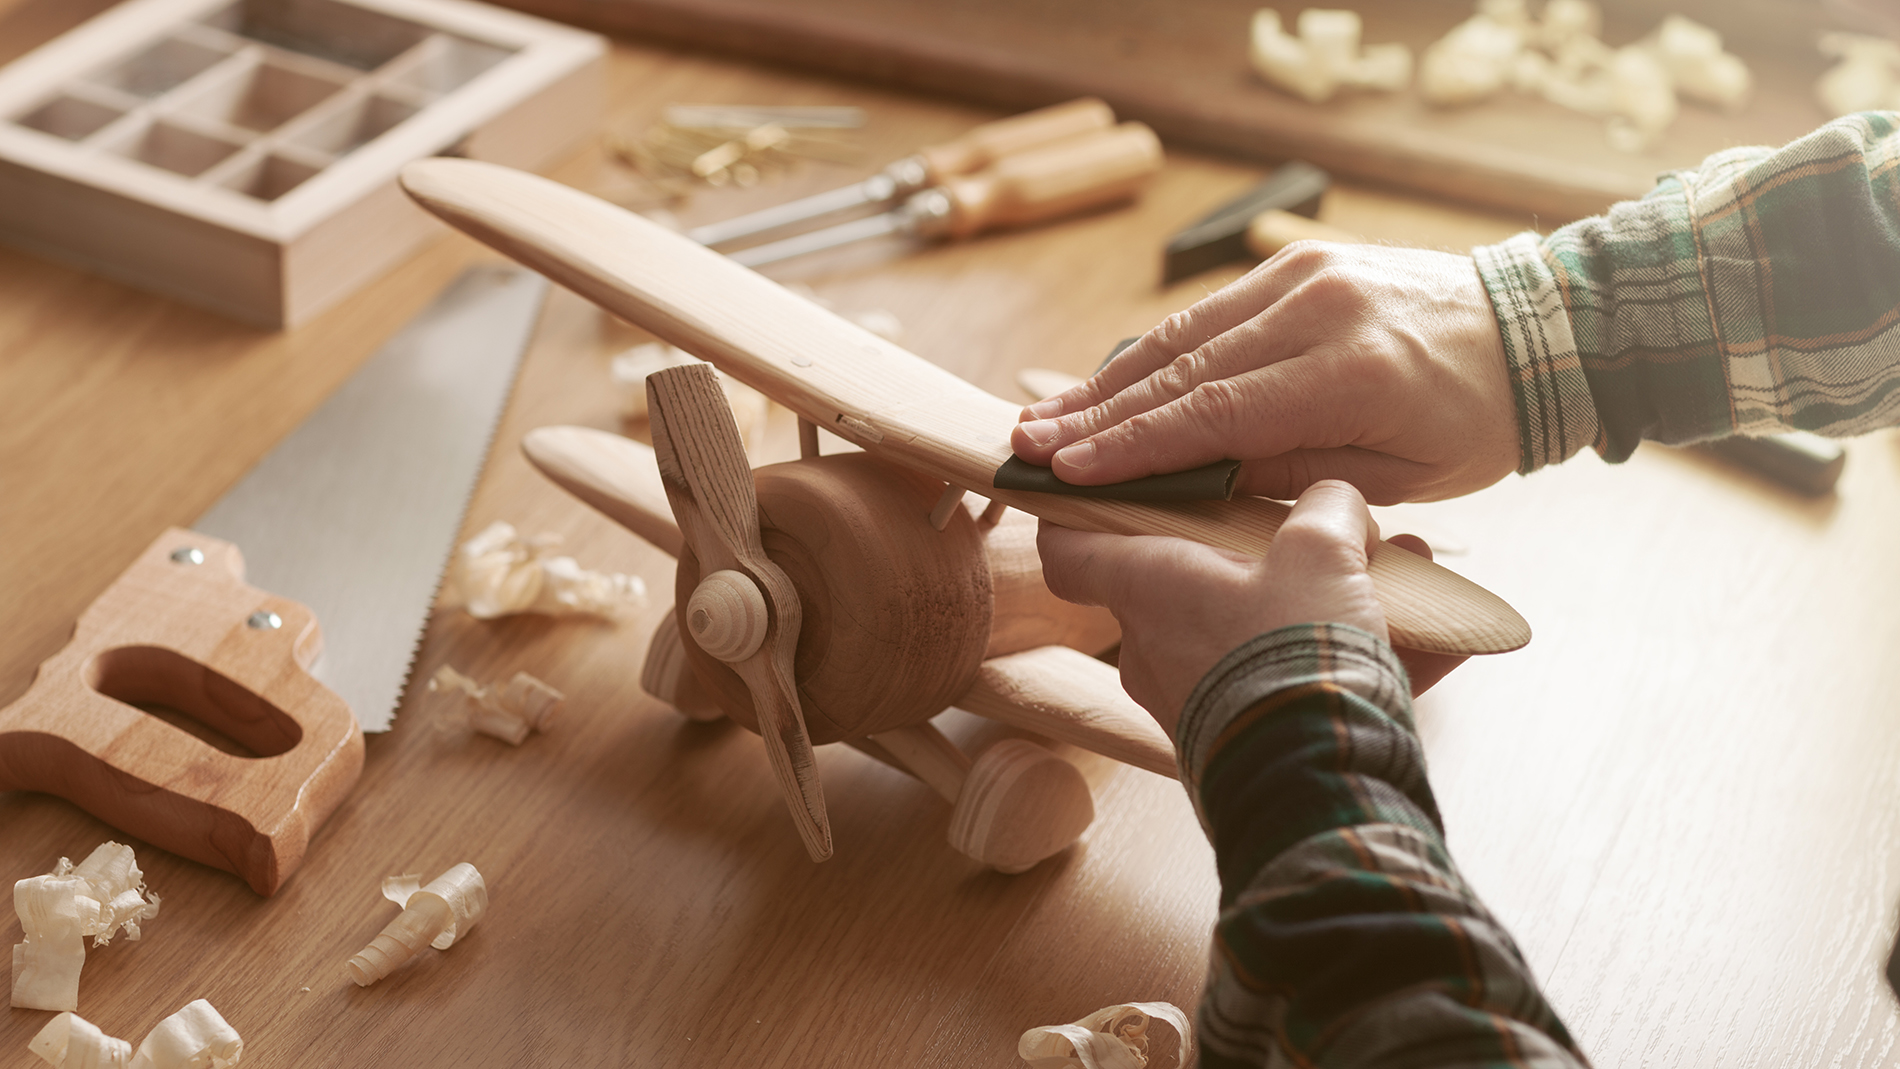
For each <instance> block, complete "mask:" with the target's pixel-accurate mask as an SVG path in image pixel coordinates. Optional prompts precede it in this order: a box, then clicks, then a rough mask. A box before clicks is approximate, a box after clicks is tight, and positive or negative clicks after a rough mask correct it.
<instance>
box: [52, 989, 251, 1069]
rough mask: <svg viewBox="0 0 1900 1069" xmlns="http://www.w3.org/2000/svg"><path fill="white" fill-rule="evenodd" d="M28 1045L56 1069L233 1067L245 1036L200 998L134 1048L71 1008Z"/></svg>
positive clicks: (240, 1059)
mask: <svg viewBox="0 0 1900 1069" xmlns="http://www.w3.org/2000/svg"><path fill="white" fill-rule="evenodd" d="M27 1049H28V1050H30V1051H32V1052H33V1053H34V1054H36V1055H38V1056H39V1057H40V1059H41V1060H42V1061H44V1062H46V1063H47V1064H48V1065H51V1066H53V1067H54V1069H108V1067H114V1069H120V1067H122V1069H231V1067H233V1066H235V1065H237V1064H238V1063H239V1062H240V1061H242V1060H243V1058H244V1039H243V1037H242V1036H239V1035H238V1033H237V1029H235V1028H232V1027H231V1026H230V1025H229V1024H228V1023H226V1022H225V1020H224V1018H223V1017H222V1016H221V1015H220V1014H219V1013H218V1011H217V1010H216V1009H215V1008H213V1007H212V1005H211V1003H209V1002H207V1001H205V1000H204V999H198V1000H196V1001H194V1002H190V1003H187V1004H186V1005H185V1008H184V1009H181V1010H179V1011H178V1012H177V1013H174V1014H172V1015H171V1016H170V1017H167V1018H165V1019H164V1020H162V1021H160V1022H158V1024H157V1026H156V1027H154V1028H153V1029H152V1030H151V1032H149V1033H148V1034H147V1035H146V1036H145V1040H144V1042H142V1043H140V1044H139V1049H138V1051H137V1052H136V1053H135V1052H134V1051H133V1050H132V1044H130V1043H127V1042H126V1041H125V1040H123V1039H114V1038H113V1037H111V1036H108V1035H106V1034H105V1033H104V1032H101V1031H100V1030H99V1029H98V1027H97V1026H95V1025H94V1024H93V1023H92V1022H90V1021H88V1020H86V1019H85V1018H84V1017H80V1016H78V1015H77V1014H74V1013H72V1012H70V1011H69V1012H66V1013H62V1014H60V1015H59V1016H57V1017H55V1018H53V1019H52V1020H50V1021H48V1022H46V1027H44V1028H42V1029H40V1031H39V1034H38V1035H36V1036H34V1037H33V1039H32V1040H31V1041H30V1042H29V1043H28V1044H27Z"/></svg>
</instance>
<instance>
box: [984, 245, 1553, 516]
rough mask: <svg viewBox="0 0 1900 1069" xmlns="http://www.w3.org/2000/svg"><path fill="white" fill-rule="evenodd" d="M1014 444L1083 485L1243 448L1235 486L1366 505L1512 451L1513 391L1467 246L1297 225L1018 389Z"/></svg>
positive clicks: (1480, 471) (1425, 493)
mask: <svg viewBox="0 0 1900 1069" xmlns="http://www.w3.org/2000/svg"><path fill="white" fill-rule="evenodd" d="M1022 419H1023V420H1024V421H1025V422H1023V423H1020V424H1018V425H1017V427H1016V429H1015V431H1014V432H1013V434H1012V435H1011V438H1010V444H1011V446H1012V447H1014V449H1015V451H1016V455H1017V456H1019V457H1021V458H1023V459H1024V460H1026V461H1028V462H1029V463H1031V464H1037V465H1041V466H1047V467H1053V468H1054V470H1055V473H1056V475H1057V476H1058V477H1059V478H1061V479H1062V480H1063V481H1065V482H1070V483H1078V484H1081V485H1087V486H1094V485H1100V484H1103V483H1113V482H1121V481H1123V480H1125V479H1133V478H1137V477H1139V476H1143V475H1153V474H1156V473H1162V472H1173V471H1184V470H1186V469H1188V468H1193V467H1198V466H1200V465H1202V464H1208V463H1212V462H1213V461H1216V460H1223V459H1230V460H1239V461H1242V462H1243V464H1242V466H1241V473H1240V481H1239V483H1238V485H1237V489H1238V491H1239V492H1241V493H1248V494H1260V495H1264V496H1267V497H1277V498H1282V499H1291V498H1293V497H1296V496H1298V495H1299V494H1300V493H1301V492H1302V491H1304V490H1305V489H1306V488H1307V487H1309V486H1311V485H1313V484H1314V483H1315V482H1318V481H1319V480H1321V479H1344V480H1346V481H1348V482H1351V483H1352V484H1353V485H1355V486H1357V487H1359V489H1360V491H1361V492H1363V493H1364V494H1365V496H1366V497H1367V498H1368V499H1369V500H1371V501H1372V502H1373V503H1374V504H1381V505H1385V504H1393V503H1395V502H1398V501H1434V500H1439V499H1442V498H1447V497H1456V496H1458V495H1460V494H1466V493H1470V492H1471V491H1474V490H1478V489H1481V488H1483V487H1485V486H1489V485H1490V484H1492V483H1494V482H1496V481H1497V480H1499V479H1501V478H1503V477H1504V476H1506V475H1508V474H1510V473H1511V472H1513V471H1515V470H1517V466H1518V448H1519V447H1518V440H1519V439H1518V425H1517V407H1516V401H1515V400H1514V398H1513V396H1512V388H1511V382H1510V378H1509V374H1508V372H1507V370H1506V368H1505V362H1504V348H1503V340H1502V339H1501V337H1500V336H1499V334H1498V327H1497V321H1496V319H1495V318H1494V317H1493V314H1492V310H1491V301H1490V298H1489V297H1488V296H1487V295H1486V294H1485V291H1484V285H1483V283H1482V282H1481V281H1480V280H1479V278H1478V273H1477V268H1476V266H1475V265H1474V264H1473V262H1472V260H1471V259H1470V257H1466V256H1455V255H1452V254H1449V253H1441V252H1427V251H1424V250H1419V249H1399V248H1391V247H1386V246H1373V245H1335V244H1330V243H1323V242H1298V243H1296V244H1293V245H1289V246H1287V248H1286V249H1284V250H1282V251H1281V252H1280V254H1279V255H1277V256H1275V257H1273V258H1272V259H1270V260H1268V261H1267V262H1266V263H1264V264H1261V265H1260V266H1259V267H1258V268H1256V269H1254V270H1253V271H1252V272H1250V273H1249V274H1247V275H1246V276H1245V277H1243V278H1241V279H1240V280H1238V281H1236V282H1235V283H1234V284H1233V285H1230V286H1228V287H1226V288H1225V289H1223V290H1221V291H1220V292H1219V293H1216V294H1214V295H1213V296H1211V297H1209V298H1207V299H1206V300H1203V301H1201V302H1200V303H1198V304H1196V305H1194V306H1193V307H1192V308H1189V309H1188V310H1187V311H1185V312H1180V313H1177V314H1175V315H1173V316H1170V317H1168V319H1167V320H1166V321H1164V322H1162V323H1161V325H1159V326H1157V327H1155V328H1154V329H1153V330H1151V331H1149V332H1148V333H1147V334H1146V335H1145V336H1143V337H1142V338H1141V339H1140V340H1139V341H1137V342H1135V344H1133V345H1131V346H1129V347H1128V348H1127V349H1126V350H1124V351H1123V352H1122V353H1121V355H1119V356H1117V357H1116V358H1115V359H1114V360H1113V361H1112V362H1110V363H1109V365H1108V366H1107V367H1105V368H1103V369H1102V370H1101V371H1100V372H1099V373H1097V374H1096V375H1095V377H1093V378H1091V379H1089V380H1088V381H1087V382H1085V383H1082V384H1081V385H1079V386H1077V387H1075V388H1074V389H1072V390H1069V391H1067V392H1066V393H1063V394H1060V395H1058V396H1056V397H1052V398H1049V399H1047V400H1044V401H1041V402H1038V403H1036V404H1033V405H1030V406H1029V407H1028V408H1025V409H1024V410H1023V415H1022Z"/></svg>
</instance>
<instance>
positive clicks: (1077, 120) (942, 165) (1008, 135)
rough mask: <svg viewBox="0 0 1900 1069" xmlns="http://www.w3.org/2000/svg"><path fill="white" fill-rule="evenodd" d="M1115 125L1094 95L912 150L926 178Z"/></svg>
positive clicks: (975, 167) (945, 176) (942, 176)
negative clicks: (922, 162) (919, 159)
mask: <svg viewBox="0 0 1900 1069" xmlns="http://www.w3.org/2000/svg"><path fill="white" fill-rule="evenodd" d="M1114 125H1115V113H1114V112H1112V111H1110V110H1109V108H1108V105H1107V104H1104V103H1102V102H1101V101H1100V100H1097V99H1095V98H1094V97H1083V98H1081V99H1079V100H1071V101H1069V102H1068V103H1066V104H1052V105H1050V106H1049V107H1046V108H1037V109H1036V110H1035V111H1026V112H1024V113H1022V114H1021V115H1012V116H1010V117H1009V118H1007V119H997V120H996V121H994V122H986V123H984V124H983V125H981V126H979V127H976V128H975V129H973V130H970V131H969V132H967V133H965V134H964V135H963V136H961V137H958V138H957V139H955V140H953V141H946V142H944V143H943V144H941V145H931V146H929V147H928V148H922V149H918V150H917V155H918V156H919V157H921V158H922V159H923V161H924V168H925V171H926V174H927V175H928V176H929V180H930V183H931V184H932V185H935V184H937V183H939V182H942V181H944V180H945V179H948V178H954V177H956V176H958V175H966V174H974V173H976V172H977V171H981V170H983V169H984V168H985V167H988V166H990V165H991V164H994V163H996V162H997V161H998V160H1001V159H1002V158H1004V157H1005V156H1013V155H1015V154H1016V153H1019V152H1025V151H1028V150H1030V149H1033V148H1037V147H1038V146H1042V145H1048V144H1052V143H1054V142H1058V141H1062V140H1065V139H1067V138H1071V137H1076V136H1079V135H1081V134H1088V133H1094V132H1095V131H1098V130H1106V129H1108V128H1109V127H1111V126H1114Z"/></svg>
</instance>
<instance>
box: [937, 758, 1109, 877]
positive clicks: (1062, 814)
mask: <svg viewBox="0 0 1900 1069" xmlns="http://www.w3.org/2000/svg"><path fill="white" fill-rule="evenodd" d="M1094 820H1095V803H1094V799H1092V798H1091V797H1090V795H1089V786H1088V781H1087V780H1085V779H1083V778H1082V774H1081V773H1080V772H1077V771H1076V770H1075V766H1074V765H1071V764H1070V763H1068V762H1067V761H1064V760H1063V759H1062V758H1060V757H1057V756H1056V755H1055V754H1052V753H1050V752H1049V751H1047V750H1045V749H1043V748H1042V747H1040V746H1037V745H1036V744H1035V743H1033V742H1029V741H1027V740H1025V739H1004V740H1003V741H1001V742H999V743H997V744H996V745H994V746H991V747H990V748H989V749H987V750H984V751H983V753H982V754H981V755H980V756H979V757H977V759H976V762H975V763H974V764H973V765H972V766H971V767H970V774H969V775H968V776H966V777H964V780H963V789H962V790H961V791H959V792H958V793H957V804H956V808H955V810H954V811H953V812H952V813H951V814H950V845H951V846H954V847H956V848H957V851H958V852H959V853H962V854H965V855H967V856H969V857H973V858H975V859H977V860H978V861H981V862H983V863H984V864H986V865H989V866H990V867H992V868H994V869H995V870H996V871H998V872H1003V873H1011V874H1014V873H1020V872H1028V871H1029V870H1030V869H1031V868H1034V867H1035V866H1036V865H1038V864H1040V863H1041V862H1043V861H1044V860H1047V859H1048V858H1049V857H1050V856H1052V855H1054V854H1055V853H1056V852H1057V851H1060V850H1065V849H1067V848H1068V847H1069V845H1070V844H1072V843H1074V842H1075V841H1076V839H1077V838H1079V837H1080V836H1081V835H1082V832H1083V831H1085V830H1086V829H1087V828H1088V826H1089V824H1090V823H1092V822H1093V821H1094Z"/></svg>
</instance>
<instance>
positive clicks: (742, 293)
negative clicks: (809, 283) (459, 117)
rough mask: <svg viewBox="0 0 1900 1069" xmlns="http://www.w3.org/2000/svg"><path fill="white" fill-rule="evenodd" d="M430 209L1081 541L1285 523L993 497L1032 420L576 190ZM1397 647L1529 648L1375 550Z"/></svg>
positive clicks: (1451, 588) (1482, 602) (1226, 513)
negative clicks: (1087, 534) (1074, 532)
mask: <svg viewBox="0 0 1900 1069" xmlns="http://www.w3.org/2000/svg"><path fill="white" fill-rule="evenodd" d="M402 181H403V187H404V188H405V189H407V190H408V191H409V193H410V194H411V195H412V196H414V197H416V199H417V200H418V201H420V202H421V203H422V204H423V206H425V207H427V208H428V209H429V210H430V211H432V212H435V213H436V214H437V215H439V216H441V217H443V218H444V219H445V220H447V221H448V222H450V223H452V224H453V225H455V226H457V227H458V228H460V229H462V230H464V231H466V232H467V233H469V234H470V235H472V236H474V237H476V238H478V239H480V240H482V241H484V242H487V243H488V244H490V245H493V246H494V247H496V248H497V249H499V250H501V251H502V252H505V253H507V254H508V255H510V256H512V257H514V258H516V259H518V260H520V261H521V262H522V263H524V264H527V265H529V266H531V267H533V268H535V269H536V270H538V271H541V272H542V273H543V274H546V275H548V276H549V277H550V278H553V279H555V280H556V281H558V282H560V283H561V284H563V285H565V286H567V287H568V288H570V289H573V290H574V291H575V292H577V293H579V294H581V295H582V296H584V297H587V298H588V299H589V300H592V301H594V302H596V303H598V304H600V305H601V306H602V307H604V308H607V309H608V310H610V311H613V312H614V313H615V314H617V315H620V316H623V317H625V318H627V319H628V320H629V321H632V322H636V323H638V324H640V325H641V326H644V327H646V328H647V329H649V330H652V331H653V332H654V333H656V334H658V335H660V336H661V337H663V338H665V339H666V340H668V341H670V342H672V343H673V344H675V345H678V346H679V347H680V348H683V349H686V350H687V351H689V352H692V353H694V354H695V355H698V356H700V357H703V358H704V359H706V360H708V361H710V362H711V363H712V364H713V365H714V366H716V367H718V368H720V369H721V370H722V371H724V372H726V373H727V374H729V375H731V376H732V377H734V378H736V379H738V380H740V381H742V382H744V383H746V384H747V385H749V386H752V387H753V388H754V389H757V390H759V391H761V392H763V393H765V394H766V395H767V396H769V397H772V398H774V399H775V400H777V401H779V402H780V403H782V404H784V405H786V406H787V407H788V408H791V409H792V410H793V411H794V412H797V413H798V414H799V415H801V416H803V417H805V418H806V419H809V420H811V421H812V422H813V423H815V424H817V425H819V426H821V427H825V428H827V429H829V430H831V431H832V432H833V433H835V434H838V435H839V436H841V437H843V438H845V439H847V440H849V441H851V442H854V443H855V444H857V445H859V446H861V447H863V448H865V449H868V450H872V451H874V452H876V453H877V454H878V455H880V456H883V457H885V458H887V459H889V460H892V461H894V462H896V463H898V464H901V465H903V466H905V467H908V468H911V469H913V470H916V471H919V472H921V473H923V474H925V475H929V476H931V477H932V478H937V479H942V480H943V481H945V482H948V483H952V484H954V485H957V486H961V487H963V488H964V489H966V490H971V491H974V492H977V493H980V494H984V495H985V496H988V497H990V498H992V499H993V500H997V501H1002V502H1004V503H1005V504H1007V505H1009V506H1010V507H1012V508H1018V509H1021V510H1023V511H1025V512H1029V513H1033V514H1035V515H1037V516H1040V517H1042V518H1044V519H1048V520H1053V521H1055V522H1057V523H1061V524H1064V525H1066V526H1070V527H1077V528H1080V529H1083V530H1093V531H1107V532H1111V533H1117V534H1167V535H1173V536H1176V537H1184V538H1193V539H1196V540H1198V541H1203V542H1207V543H1209V544H1211V545H1216V546H1221V547H1223V548H1228V549H1236V550H1240V551H1242V552H1251V553H1256V554H1258V553H1264V552H1265V550H1266V547H1267V545H1268V544H1269V543H1270V542H1271V540H1272V537H1273V532H1274V531H1276V530H1278V528H1279V525H1280V523H1281V521H1282V520H1284V519H1285V517H1286V506H1284V505H1282V504H1279V503H1278V502H1272V501H1267V500H1265V499H1261V498H1248V499H1244V500H1236V501H1231V502H1189V503H1184V504H1177V505H1146V504H1137V503H1133V502H1126V501H1105V500H1097V499H1088V498H1074V497H1065V496H1062V495H1055V494H1033V493H1026V492H1020V491H1008V490H996V489H994V488H992V487H991V485H990V482H991V476H992V475H993V474H994V472H995V471H996V468H997V467H998V465H1000V464H1002V462H1003V461H1004V460H1006V459H1007V458H1008V457H1009V456H1010V455H1011V454H1010V449H1009V432H1010V429H1011V428H1012V427H1014V426H1015V423H1016V417H1017V414H1018V412H1019V411H1020V409H1019V406H1016V405H1013V404H1010V403H1009V402H1007V401H1004V400H1002V399H1001V398H999V397H996V396H995V395H993V394H989V393H986V392H985V391H983V390H981V389H979V388H977V387H976V386H974V385H972V384H970V383H969V382H966V381H964V380H962V379H959V378H957V377H956V376H955V375H952V374H950V373H948V372H946V371H944V370H943V369H941V368H938V367H936V366H934V365H931V364H929V363H927V362H925V361H921V360H918V359H917V358H916V357H914V356H913V355H912V354H910V353H908V352H906V351H905V350H903V349H901V348H899V347H898V346H896V345H893V344H892V343H890V342H887V341H885V340H884V339H882V338H879V337H877V336H876V335H874V334H871V333H870V332H869V331H866V330H864V329H863V328H861V327H858V326H857V325H855V324H853V323H851V322H849V321H847V320H844V319H842V318H840V317H839V316H837V315H834V314H833V313H831V312H829V311H827V310H825V309H824V308H821V307H819V306H818V305H816V304H814V303H812V302H811V301H807V300H804V299H803V298H800V297H798V296H797V295H795V294H792V293H790V292H787V291H786V290H785V289H783V288H782V287H780V286H778V285H776V284H774V283H773V282H771V281H770V280H768V279H766V278H765V277H763V276H761V275H758V274H756V273H754V272H752V271H748V270H746V269H745V268H742V267H740V266H738V265H736V264H734V263H732V262H731V261H730V260H727V259H726V258H725V257H723V256H721V255H719V254H718V253H715V252H713V251H711V250H709V249H705V248H702V247H701V246H699V245H696V244H694V243H693V242H691V241H689V240H687V239H686V238H684V237H682V236H680V235H678V234H675V233H673V232H671V231H668V230H666V229H664V228H662V227H659V226H655V225H654V224H652V223H651V222H648V221H647V220H645V219H642V218H640V217H639V216H636V215H633V214H632V213H629V212H626V211H622V210H620V209H618V208H615V207H614V206H612V205H610V204H607V203H605V202H603V201H601V200H598V199H596V198H593V197H589V196H587V195H586V194H584V193H581V192H579V191H577V190H574V189H570V188H567V187H564V186H561V185H559V184H557V183H554V182H550V181H547V180H545V179H541V178H537V177H535V176H533V175H529V174H524V173H522V172H518V171H511V170H508V169H506V168H502V167H495V166H493V165H488V164H482V163H479V162H475V161H470V160H447V159H438V160H422V161H418V162H416V163H413V164H410V165H409V166H408V167H407V168H404V170H403V179H402ZM1370 570H1371V574H1372V576H1373V580H1374V582H1375V584H1376V585H1377V587H1378V590H1379V594H1380V600H1381V603H1382V604H1383V606H1384V608H1385V613H1386V621H1387V625H1388V627H1389V628H1390V629H1391V632H1392V637H1393V641H1394V642H1395V643H1397V644H1399V645H1403V646H1407V647H1410V648H1412V649H1419V650H1426V651H1429V652H1435V653H1497V652H1502V651H1505V650H1511V649H1516V648H1518V647H1520V646H1522V645H1523V644H1524V643H1526V642H1528V641H1530V627H1529V625H1528V624H1526V623H1525V622H1524V619H1523V618H1522V617H1521V616H1519V615H1518V614H1517V613H1516V611H1515V610H1513V609H1512V608H1511V607H1510V606H1509V605H1508V604H1506V603H1505V602H1504V601H1503V599H1501V598H1499V597H1497V596H1496V595H1495V594H1492V593H1491V592H1489V591H1487V590H1485V589H1483V588H1482V587H1479V586H1477V585H1476V584H1473V583H1471V582H1469V581H1467V580H1464V579H1462V578H1461V577H1459V576H1457V575H1456V574H1455V573H1452V572H1449V571H1446V570H1445V569H1443V568H1440V567H1437V566H1435V565H1433V564H1431V563H1430V562H1429V561H1425V560H1423V559H1421V558H1419V557H1416V556H1413V555H1412V554H1409V553H1405V552H1403V551H1401V550H1394V549H1391V548H1389V547H1384V548H1379V547H1375V550H1374V552H1373V555H1372V562H1371V569H1370Z"/></svg>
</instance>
